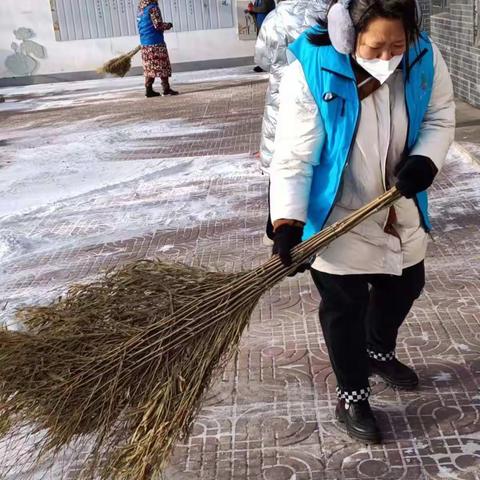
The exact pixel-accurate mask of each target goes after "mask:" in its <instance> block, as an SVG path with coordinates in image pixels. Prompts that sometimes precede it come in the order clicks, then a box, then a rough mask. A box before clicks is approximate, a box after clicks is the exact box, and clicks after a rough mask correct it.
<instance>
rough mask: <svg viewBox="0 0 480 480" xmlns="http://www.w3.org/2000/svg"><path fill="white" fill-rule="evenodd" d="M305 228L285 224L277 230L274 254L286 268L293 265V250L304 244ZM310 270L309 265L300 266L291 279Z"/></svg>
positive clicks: (273, 248)
mask: <svg viewBox="0 0 480 480" xmlns="http://www.w3.org/2000/svg"><path fill="white" fill-rule="evenodd" d="M302 236H303V226H302V227H300V226H298V225H290V224H283V225H280V226H279V227H277V228H276V229H275V233H274V236H273V247H272V254H273V255H278V256H279V257H280V260H281V262H282V263H283V265H285V267H289V266H290V265H291V264H292V256H291V253H290V251H291V249H292V248H293V247H295V246H297V245H298V244H299V243H301V242H302ZM309 268H310V264H309V263H304V264H302V265H300V266H299V267H298V268H297V269H296V270H295V271H294V272H293V273H291V274H290V275H289V277H293V276H294V275H296V274H297V273H302V272H304V271H305V270H308V269H309Z"/></svg>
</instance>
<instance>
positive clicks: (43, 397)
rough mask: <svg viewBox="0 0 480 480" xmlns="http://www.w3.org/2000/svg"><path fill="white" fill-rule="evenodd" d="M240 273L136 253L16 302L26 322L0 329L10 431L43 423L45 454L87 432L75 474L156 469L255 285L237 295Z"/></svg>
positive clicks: (1, 399)
mask: <svg viewBox="0 0 480 480" xmlns="http://www.w3.org/2000/svg"><path fill="white" fill-rule="evenodd" d="M246 275H247V276H248V275H249V273H248V272H247V273H243V274H237V275H227V274H223V273H215V272H207V271H205V270H202V269H196V268H189V267H186V266H184V265H179V264H173V265H171V264H165V263H162V262H159V261H140V262H137V263H134V264H131V265H129V266H127V267H125V268H123V269H121V270H119V271H118V272H115V273H113V274H110V275H108V276H107V277H106V278H104V279H103V280H102V281H100V282H97V283H95V284H92V285H88V286H83V287H82V286H78V287H74V288H72V289H71V290H70V291H69V292H68V294H67V295H66V296H65V297H64V298H63V299H60V300H57V301H56V302H55V303H53V304H52V305H50V306H47V307H34V308H28V309H24V310H22V311H21V312H20V318H21V320H22V321H23V322H24V324H25V325H26V326H27V328H28V331H27V332H10V331H6V330H3V331H2V332H0V381H1V384H2V390H1V392H0V405H1V407H0V409H1V410H0V413H1V414H2V415H3V416H4V417H5V418H10V421H11V422H12V424H11V427H10V430H12V429H14V428H17V429H18V428H19V427H20V426H23V425H25V424H30V425H34V426H35V429H37V430H40V431H45V432H46V435H45V437H44V440H43V442H42V443H41V444H38V443H37V449H38V451H39V452H40V455H41V457H42V458H46V457H49V456H51V455H56V454H59V453H60V452H61V451H62V449H63V448H65V447H67V446H68V445H69V444H71V442H73V441H75V442H76V444H77V446H78V442H79V439H78V436H79V435H80V436H82V435H83V436H84V437H85V439H84V442H85V445H83V448H82V449H81V450H85V449H89V451H90V457H89V459H90V461H89V462H88V467H85V469H83V471H82V472H81V473H79V475H78V478H94V475H100V478H102V479H112V480H113V479H118V478H122V479H131V480H139V479H149V478H151V477H152V476H153V475H156V474H158V473H160V472H161V470H162V469H163V467H164V466H165V464H166V462H167V460H168V458H169V454H170V452H171V450H172V449H173V447H174V446H175V444H176V443H177V441H178V440H179V439H180V438H181V437H182V436H185V435H186V434H187V433H188V430H189V428H190V426H191V424H192V422H193V419H194V417H195V414H196V412H197V410H198V408H199V406H200V402H201V398H202V394H203V393H204V391H205V389H206V388H207V386H208V385H209V383H210V379H211V376H212V373H213V372H214V371H215V370H216V369H217V368H219V366H221V365H222V364H223V362H224V361H225V360H227V359H228V358H229V357H230V355H231V354H232V353H233V351H234V350H235V348H236V346H237V345H238V343H239V341H240V336H241V334H242V331H243V329H244V328H245V326H246V325H247V324H248V321H249V318H250V314H251V311H252V309H253V308H254V307H255V305H256V302H257V301H258V299H259V298H260V296H261V294H262V293H263V289H262V288H260V290H259V291H257V292H256V293H254V294H253V295H251V296H249V298H247V299H246V301H241V302H236V303H238V305H236V303H235V301H234V300H233V299H237V298H238V292H236V290H237V287H236V285H238V284H239V282H240V284H242V278H244V277H245V276H246ZM259 286H260V284H259ZM232 302H233V303H232Z"/></svg>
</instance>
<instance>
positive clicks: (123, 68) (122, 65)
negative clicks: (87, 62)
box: [97, 47, 141, 77]
mask: <svg viewBox="0 0 480 480" xmlns="http://www.w3.org/2000/svg"><path fill="white" fill-rule="evenodd" d="M140 48H141V47H137V48H135V49H134V50H132V51H131V52H128V53H125V54H123V55H120V56H118V57H116V58H113V59H112V60H109V61H108V62H106V63H105V64H104V65H103V66H101V67H100V68H98V69H97V73H99V74H106V73H109V74H111V75H116V76H117V77H124V76H125V75H126V74H127V73H128V72H129V71H130V69H131V68H132V57H133V56H134V55H135V54H136V53H137V52H138V51H139V50H140Z"/></svg>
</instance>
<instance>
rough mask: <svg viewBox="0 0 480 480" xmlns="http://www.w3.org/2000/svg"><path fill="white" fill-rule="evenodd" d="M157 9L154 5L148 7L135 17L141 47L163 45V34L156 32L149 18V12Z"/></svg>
mask: <svg viewBox="0 0 480 480" xmlns="http://www.w3.org/2000/svg"><path fill="white" fill-rule="evenodd" d="M155 7H157V5H155V4H151V5H148V6H147V7H145V8H144V9H143V10H142V11H140V12H139V13H138V15H137V25H138V32H139V33H140V43H141V44H142V45H145V46H147V45H158V44H165V39H164V37H163V32H160V31H158V30H157V29H156V28H155V27H154V26H153V22H152V19H151V18H150V10H151V9H152V8H155Z"/></svg>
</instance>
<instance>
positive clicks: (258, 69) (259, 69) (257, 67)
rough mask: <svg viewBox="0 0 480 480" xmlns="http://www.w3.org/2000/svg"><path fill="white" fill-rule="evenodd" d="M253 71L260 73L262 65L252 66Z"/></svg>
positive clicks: (262, 70)
mask: <svg viewBox="0 0 480 480" xmlns="http://www.w3.org/2000/svg"><path fill="white" fill-rule="evenodd" d="M253 71H254V72H255V73H262V72H264V71H265V70H264V69H263V68H262V67H259V66H258V65H257V66H256V67H254V68H253Z"/></svg>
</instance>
